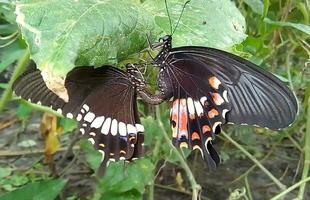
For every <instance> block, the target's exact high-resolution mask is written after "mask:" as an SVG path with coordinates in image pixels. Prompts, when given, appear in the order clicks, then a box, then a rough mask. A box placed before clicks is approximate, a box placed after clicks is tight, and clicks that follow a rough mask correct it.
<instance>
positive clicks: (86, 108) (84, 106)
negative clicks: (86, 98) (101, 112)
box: [83, 104, 89, 112]
mask: <svg viewBox="0 0 310 200" xmlns="http://www.w3.org/2000/svg"><path fill="white" fill-rule="evenodd" d="M83 108H84V109H85V111H86V112H88V111H89V106H88V105H86V104H84V105H83Z"/></svg>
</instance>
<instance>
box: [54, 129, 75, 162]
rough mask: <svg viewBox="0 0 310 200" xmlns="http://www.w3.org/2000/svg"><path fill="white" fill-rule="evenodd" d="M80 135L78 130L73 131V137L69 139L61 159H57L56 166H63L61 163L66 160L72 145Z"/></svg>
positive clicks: (70, 152)
mask: <svg viewBox="0 0 310 200" xmlns="http://www.w3.org/2000/svg"><path fill="white" fill-rule="evenodd" d="M80 138H81V135H80V133H79V132H76V131H75V132H74V135H73V138H72V140H71V143H70V145H69V146H68V147H67V151H65V153H64V155H63V157H62V159H61V160H60V161H59V163H58V166H63V164H64V163H65V162H66V160H67V158H68V157H69V155H70V154H72V150H73V148H74V145H75V144H76V143H77V142H78V141H79V140H80Z"/></svg>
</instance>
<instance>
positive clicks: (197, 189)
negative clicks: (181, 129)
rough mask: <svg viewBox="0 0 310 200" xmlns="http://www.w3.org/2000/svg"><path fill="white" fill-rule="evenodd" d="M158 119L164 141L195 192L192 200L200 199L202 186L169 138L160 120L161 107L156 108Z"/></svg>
mask: <svg viewBox="0 0 310 200" xmlns="http://www.w3.org/2000/svg"><path fill="white" fill-rule="evenodd" d="M156 118H157V121H158V125H159V127H160V129H161V131H162V133H163V136H164V139H165V140H166V142H167V144H169V146H170V148H171V149H172V151H173V152H174V153H175V155H176V156H177V158H178V160H179V162H180V165H181V167H182V168H183V169H184V171H185V173H186V175H187V177H188V180H189V182H190V184H191V187H192V191H193V195H192V200H197V199H199V192H200V190H201V186H200V185H199V184H198V183H197V182H196V180H195V177H194V175H193V173H192V171H191V169H190V168H189V166H188V165H187V163H186V161H185V160H184V158H183V156H182V154H181V153H180V152H179V151H178V150H177V149H176V148H175V147H174V146H173V145H172V143H171V139H170V138H169V136H168V133H167V132H166V130H165V127H164V125H163V122H162V121H161V119H160V110H159V106H156Z"/></svg>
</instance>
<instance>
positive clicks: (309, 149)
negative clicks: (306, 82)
mask: <svg viewBox="0 0 310 200" xmlns="http://www.w3.org/2000/svg"><path fill="white" fill-rule="evenodd" d="M306 118H307V126H306V133H305V137H304V139H305V146H304V153H305V160H304V168H303V171H302V176H301V177H302V178H301V179H306V178H307V176H308V173H309V168H310V98H309V99H308V108H307V117H306ZM305 188H306V182H303V183H301V185H300V188H299V192H298V198H299V199H303V196H304V193H305Z"/></svg>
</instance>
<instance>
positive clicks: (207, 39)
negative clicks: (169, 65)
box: [143, 0, 246, 49]
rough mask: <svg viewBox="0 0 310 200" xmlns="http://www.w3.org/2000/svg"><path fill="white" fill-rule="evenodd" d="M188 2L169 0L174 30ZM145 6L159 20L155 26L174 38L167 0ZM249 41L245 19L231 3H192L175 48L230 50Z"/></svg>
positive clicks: (221, 0) (196, 0)
mask: <svg viewBox="0 0 310 200" xmlns="http://www.w3.org/2000/svg"><path fill="white" fill-rule="evenodd" d="M184 2H186V1H185V0H169V1H167V3H168V6H167V7H168V9H169V13H170V16H171V21H172V28H173V29H174V27H175V26H176V24H177V21H178V19H179V17H180V15H181V13H182V8H183V6H184ZM143 6H144V7H145V8H146V9H147V10H148V11H149V12H151V13H152V15H153V16H154V17H155V23H156V24H157V25H158V26H159V27H160V28H161V29H162V30H163V31H164V32H165V33H166V34H171V30H170V27H171V26H170V24H169V18H168V16H167V12H166V7H165V3H164V1H163V0H147V1H146V2H145V3H144V4H143ZM245 37H246V34H245V19H244V17H243V16H242V15H241V13H240V12H239V10H238V9H237V8H236V6H235V4H234V3H233V2H232V1H230V0H217V1H214V0H192V1H190V3H188V4H187V6H186V7H185V9H184V12H183V15H182V17H181V19H180V23H179V26H178V27H177V28H176V31H175V33H174V34H173V44H174V45H175V46H182V45H202V46H211V47H217V48H222V49H223V48H228V47H231V46H233V45H234V44H236V43H240V42H242V41H243V40H244V39H245Z"/></svg>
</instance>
